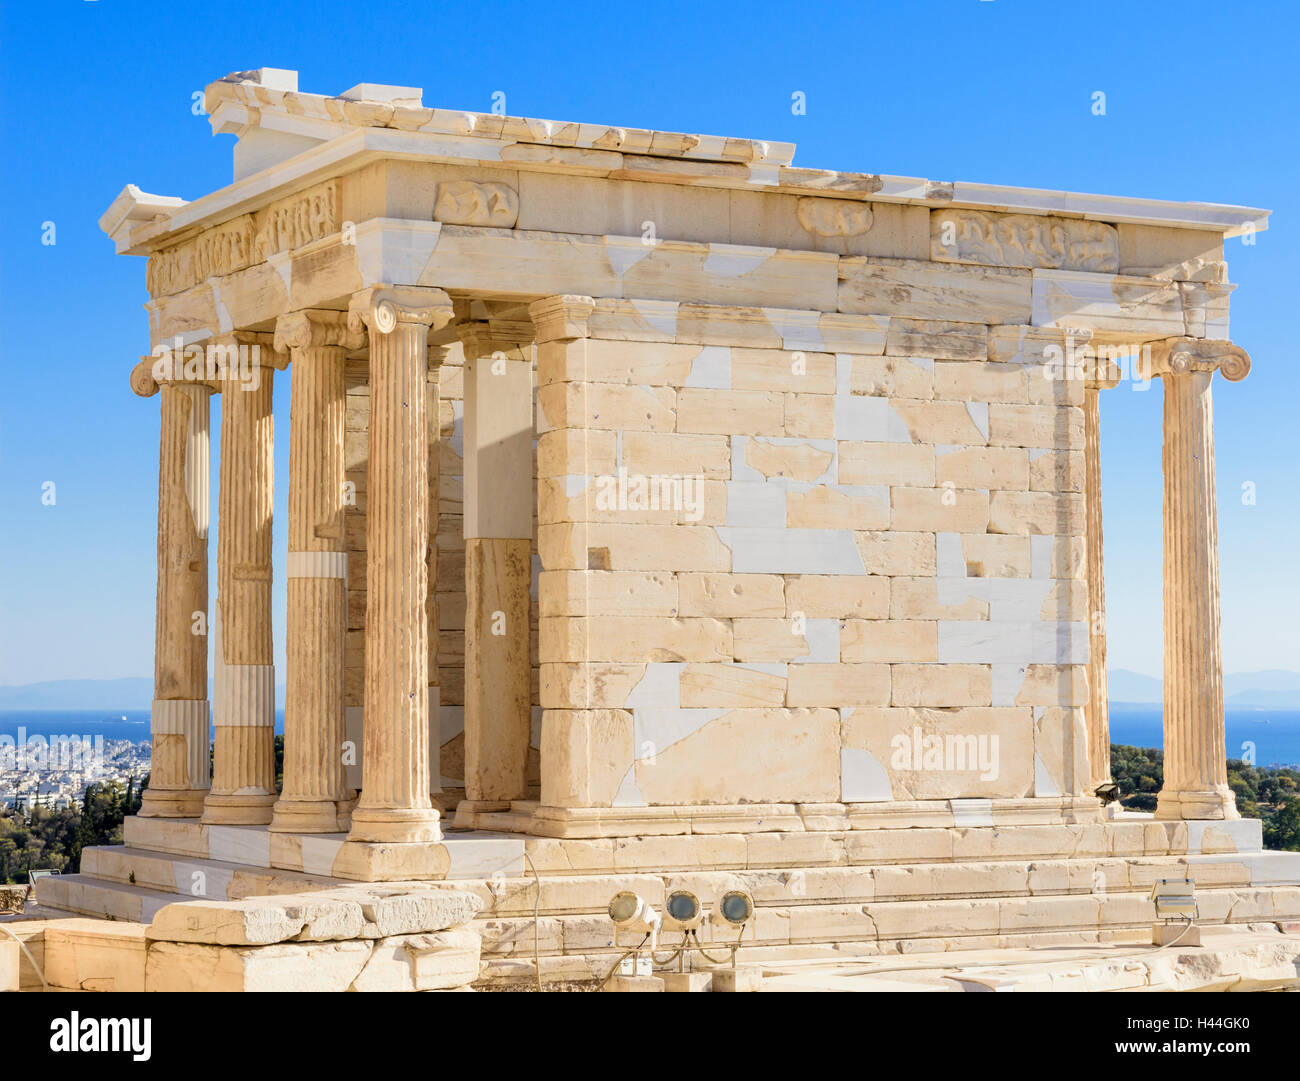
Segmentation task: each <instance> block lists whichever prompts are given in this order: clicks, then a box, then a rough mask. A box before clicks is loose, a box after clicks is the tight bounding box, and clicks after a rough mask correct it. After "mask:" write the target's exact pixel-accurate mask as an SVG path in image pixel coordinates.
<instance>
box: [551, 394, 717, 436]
mask: <svg viewBox="0 0 1300 1081" xmlns="http://www.w3.org/2000/svg"><path fill="white" fill-rule="evenodd" d="M676 406H677V392H676V391H675V390H673V389H672V388H670V387H651V386H623V385H618V384H610V383H578V382H566V383H552V384H550V385H549V386H544V387H540V388H538V391H537V413H538V416H537V424H538V430H539V431H541V432H547V431H551V430H553V429H559V428H578V429H591V430H593V431H595V430H602V429H605V430H615V431H622V430H634V431H646V432H671V431H672V430H673V427H674V417H675V416H676V412H677V409H676ZM686 430H688V431H693V430H694V429H686Z"/></svg>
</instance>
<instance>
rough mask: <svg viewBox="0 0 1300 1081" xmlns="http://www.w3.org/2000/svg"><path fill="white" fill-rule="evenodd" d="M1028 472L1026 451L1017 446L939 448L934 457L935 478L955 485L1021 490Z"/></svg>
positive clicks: (1026, 488) (1028, 459)
mask: <svg viewBox="0 0 1300 1081" xmlns="http://www.w3.org/2000/svg"><path fill="white" fill-rule="evenodd" d="M1030 471H1031V463H1030V452H1029V451H1028V450H1024V449H1021V448H1017V447H958V448H957V449H955V450H948V449H947V448H941V449H939V450H937V451H936V456H935V481H936V482H937V483H938V484H939V485H952V486H954V487H956V488H997V489H1000V490H1002V491H1012V492H1023V491H1026V490H1028V488H1029V482H1030Z"/></svg>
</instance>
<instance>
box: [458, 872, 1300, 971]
mask: <svg viewBox="0 0 1300 1081" xmlns="http://www.w3.org/2000/svg"><path fill="white" fill-rule="evenodd" d="M1197 902H1198V905H1199V911H1200V914H1199V917H1198V920H1197V922H1198V923H1199V924H1204V925H1214V924H1228V923H1230V924H1256V923H1258V924H1275V923H1288V924H1294V923H1295V921H1297V920H1300V887H1294V886H1287V887H1247V888H1237V887H1216V888H1209V889H1202V890H1198V891H1197ZM1153 920H1154V910H1153V907H1152V904H1151V901H1150V900H1149V897H1148V894H1147V893H1146V892H1144V891H1143V892H1138V891H1129V892H1122V893H1107V894H1105V895H1104V896H1099V895H1098V896H1090V895H1065V896H1049V897H1002V898H977V899H947V900H930V901H887V902H883V903H880V902H877V903H871V904H824V905H789V906H767V907H761V906H760V907H758V908H757V909H756V911H755V918H754V920H753V921H752V922H751V924H750V925H749V926H748V927H747V928H746V931H745V937H744V941H743V943H742V945H743V946H744V947H745V951H746V953H748V949H749V947H751V946H761V947H768V946H800V945H809V946H812V945H834V946H835V947H836V948H845V947H846V945H847V944H849V943H860V944H866V945H868V946H870V945H876V946H887V947H888V948H889V949H893V950H897V951H899V952H908V951H909V950H911V949H913V948H922V945H921V944H924V948H926V949H936V948H938V949H945V948H952V949H966V948H969V945H970V943H973V942H976V941H987V940H990V939H996V938H999V937H1003V936H1007V935H1057V934H1060V935H1071V934H1083V935H1086V936H1093V937H1092V940H1093V941H1096V940H1097V938H1096V936H1098V935H1101V934H1108V933H1116V932H1127V933H1129V934H1130V935H1138V936H1143V935H1144V936H1146V937H1147V938H1149V936H1150V931H1151V924H1152V922H1153ZM474 926H475V927H476V929H477V930H478V931H479V932H480V934H481V935H482V936H483V955H484V957H485V959H486V958H496V959H516V960H517V959H524V958H531V957H532V954H533V950H534V930H533V920H532V918H531V917H510V918H487V919H484V918H482V917H480V918H479V919H478V920H476V921H475V923H474ZM614 938H615V936H614V931H613V928H612V926H611V924H610V922H609V918H608V916H606V915H605V914H603V913H601V914H582V915H560V916H542V917H541V918H540V919H539V920H538V921H537V947H536V948H537V950H538V952H539V953H541V954H542V955H551V956H554V955H559V954H583V955H593V954H594V955H599V954H606V955H610V956H613V955H614V954H615V953H616V952H618V951H619V950H620V949H622V948H626V947H630V946H632V945H634V944H635V942H636V941H638V940H639V938H640V936H639V935H622V936H620V937H619V942H618V944H616V943H615V941H614ZM701 938H702V939H703V941H704V942H705V945H706V947H708V948H711V949H712V950H714V951H717V950H719V949H721V948H722V947H723V946H724V945H726V944H727V943H729V942H733V941H735V935H734V932H731V931H730V930H729V929H728V930H727V931H725V932H723V931H719V932H718V933H717V935H716V937H714V938H713V941H712V944H711V945H710V939H709V935H708V933H707V931H706V932H705V933H703V934H702V935H701ZM676 941H677V937H676V936H675V935H672V934H665V935H664V936H663V943H664V944H675V943H676ZM936 943H938V945H936ZM660 948H661V950H663V949H665V948H667V945H661V947H660Z"/></svg>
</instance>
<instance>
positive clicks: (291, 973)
mask: <svg viewBox="0 0 1300 1081" xmlns="http://www.w3.org/2000/svg"><path fill="white" fill-rule="evenodd" d="M372 951H373V946H372V944H371V943H369V942H364V941H358V942H326V943H312V944H302V945H284V944H281V945H274V946H205V945H199V944H197V943H193V942H153V943H151V944H150V946H149V957H148V960H147V962H146V965H145V988H144V989H145V990H146V991H282V992H284V991H287V992H302V991H346V990H348V989H349V988H350V987H351V986H352V982H353V981H354V980H355V979H356V978H357V976H358V975H359V974H360V973H361V971H362V970H363V969H364V968H365V967H366V964H367V962H368V961H369V960H370V957H371V953H372Z"/></svg>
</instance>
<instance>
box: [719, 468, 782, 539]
mask: <svg viewBox="0 0 1300 1081" xmlns="http://www.w3.org/2000/svg"><path fill="white" fill-rule="evenodd" d="M726 486H727V525H729V526H742V527H753V528H766V529H784V528H785V489H784V488H783V487H781V486H780V485H777V484H766V483H764V484H756V483H754V482H753V481H734V480H729V481H727V482H726Z"/></svg>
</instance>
